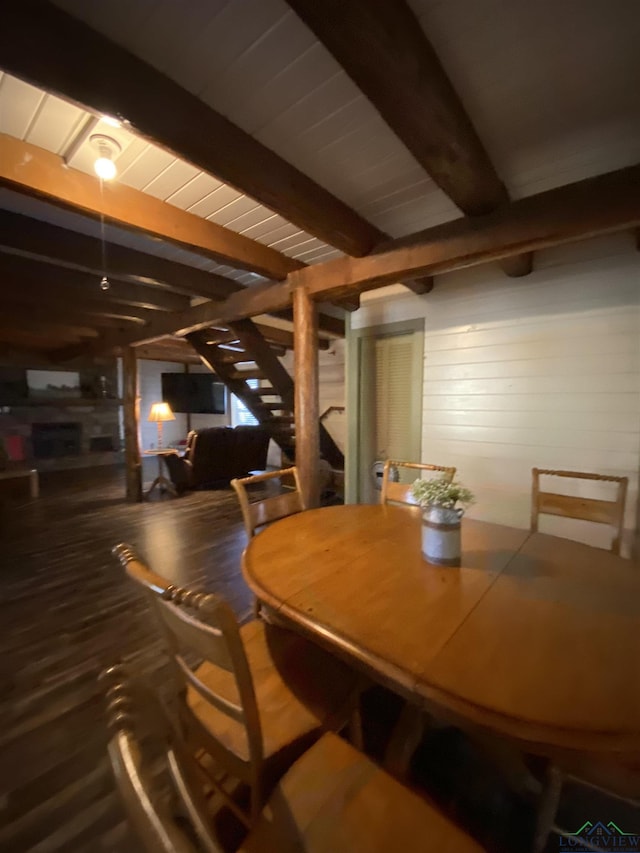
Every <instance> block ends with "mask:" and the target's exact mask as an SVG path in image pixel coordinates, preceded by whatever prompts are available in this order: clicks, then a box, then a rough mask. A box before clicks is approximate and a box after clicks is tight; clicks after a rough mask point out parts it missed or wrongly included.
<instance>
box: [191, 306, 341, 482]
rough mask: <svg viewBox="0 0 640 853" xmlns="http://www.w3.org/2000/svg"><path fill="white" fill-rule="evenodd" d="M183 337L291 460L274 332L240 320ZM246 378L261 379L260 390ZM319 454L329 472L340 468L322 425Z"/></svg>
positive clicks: (291, 432)
mask: <svg viewBox="0 0 640 853" xmlns="http://www.w3.org/2000/svg"><path fill="white" fill-rule="evenodd" d="M270 335H273V339H271V340H269V339H268V338H269V336H270ZM186 337H187V340H188V341H189V342H190V344H191V346H192V347H193V348H194V349H195V351H196V352H197V353H198V355H199V356H200V358H201V360H202V362H203V363H204V364H206V365H207V367H208V368H209V369H210V370H212V371H213V372H214V373H215V374H216V375H217V376H218V378H219V379H220V380H221V381H222V382H224V384H225V385H226V386H227V388H228V389H229V391H231V393H232V394H235V395H236V397H238V399H239V400H241V401H242V402H243V403H244V405H245V406H246V407H247V409H248V410H249V411H250V412H251V414H252V415H253V416H254V417H255V418H256V420H257V421H258V423H260V424H261V425H262V426H263V427H265V429H266V430H267V431H268V433H269V436H270V437H271V438H272V439H273V441H275V443H276V444H277V445H278V447H280V449H281V450H282V452H283V454H284V455H285V456H286V458H287V459H288V460H290V461H291V463H293V462H295V458H296V448H295V442H296V440H295V426H294V424H295V418H294V414H293V411H294V385H293V379H292V378H291V376H290V375H289V374H288V373H287V371H286V370H285V368H284V367H283V366H282V364H281V363H280V361H279V360H278V355H279V354H280V355H283V354H284V352H285V351H286V350H284V349H283V348H282V345H281V343H280V341H281V340H282V335H281V334H279V330H278V329H274V330H273V332H270V330H269V329H268V328H267V327H264V326H263V327H261V328H260V329H259V328H258V327H257V326H256V324H255V323H253V322H252V321H251V320H239V321H238V322H236V323H232V324H230V325H229V327H228V328H225V329H219V328H216V329H205V330H202V331H199V332H191V333H190V334H188V335H187V336H186ZM249 379H258V380H260V383H259V387H258V388H251V387H250V386H249V385H248V384H247V380H249ZM320 454H321V456H322V457H323V458H324V459H326V461H327V462H328V463H329V464H330V465H331V467H332V468H338V469H341V470H343V469H344V455H343V453H342V451H341V450H340V448H339V447H338V446H337V444H336V443H335V441H334V440H333V438H332V437H331V435H330V433H329V432H327V430H326V429H325V427H324V426H323V425H322V424H320Z"/></svg>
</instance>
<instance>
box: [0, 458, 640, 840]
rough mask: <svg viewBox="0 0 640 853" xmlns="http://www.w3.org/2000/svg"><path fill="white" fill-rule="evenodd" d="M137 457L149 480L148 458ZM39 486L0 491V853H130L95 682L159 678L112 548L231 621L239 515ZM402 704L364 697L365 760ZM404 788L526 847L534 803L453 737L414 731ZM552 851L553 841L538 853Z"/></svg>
mask: <svg viewBox="0 0 640 853" xmlns="http://www.w3.org/2000/svg"><path fill="white" fill-rule="evenodd" d="M147 464H148V468H147V472H146V473H147V474H148V480H149V481H150V480H151V479H152V478H153V477H154V476H155V473H156V465H155V460H153V459H151V460H147ZM41 487H42V496H41V497H40V498H39V499H37V500H31V499H29V498H28V496H27V494H26V488H25V489H24V490H23V491H22V492H20V489H19V488H14V489H12V490H6V491H3V490H0V537H1V539H0V541H1V549H0V577H1V585H0V632H1V633H2V649H3V654H2V656H1V657H0V853H5V851H6V853H26V851H32V853H36V851H37V853H49V851H73V853H85V851H86V853H96V851H110V853H113V851H115V853H139V847H138V845H137V843H136V841H135V839H134V838H133V837H132V836H131V834H130V832H129V830H128V827H127V824H126V822H125V820H124V816H123V812H122V809H121V807H120V803H119V800H118V797H117V793H116V791H115V788H114V784H113V780H112V777H111V770H110V767H109V764H108V761H107V757H106V744H107V735H106V727H105V722H104V703H103V697H102V690H101V688H100V686H99V685H98V683H97V675H98V673H99V672H100V670H101V669H102V668H103V667H105V666H107V665H109V664H112V663H113V662H115V661H116V660H119V659H125V660H127V661H130V662H131V663H132V664H133V665H134V666H135V667H136V668H137V669H141V670H143V671H144V672H145V673H146V674H147V676H148V678H149V679H150V680H151V681H152V682H153V683H155V685H156V686H157V687H159V688H160V689H161V690H162V689H166V688H167V686H168V685H169V684H170V678H169V677H168V676H169V673H168V669H167V662H166V658H165V655H164V653H163V651H162V647H161V645H160V643H159V641H158V639H157V636H156V633H155V631H154V623H153V619H152V618H151V617H150V614H149V612H148V609H147V604H146V602H145V601H144V598H143V596H142V595H141V594H140V592H139V590H138V589H137V588H135V587H134V586H133V584H131V583H130V582H129V581H128V580H127V579H126V577H125V576H124V573H123V571H122V569H121V568H120V566H119V565H118V564H117V563H116V561H115V560H114V558H113V557H112V556H111V548H112V547H113V545H115V544H116V543H118V542H122V541H125V542H128V543H129V544H131V545H133V546H134V547H135V548H136V549H137V550H138V551H139V553H140V554H141V555H142V556H143V557H144V558H145V559H146V560H147V561H148V562H149V564H150V565H151V566H152V567H153V568H154V569H155V570H156V571H158V572H159V573H160V574H162V575H165V576H166V577H167V578H170V579H171V580H173V581H174V582H176V583H179V584H181V585H189V586H192V587H197V588H201V589H205V590H208V591H212V592H217V593H219V594H221V595H223V596H224V597H225V598H226V599H227V600H228V601H229V603H230V604H231V606H232V607H233V608H234V610H235V612H236V613H237V615H238V616H239V617H240V618H241V619H245V618H248V617H249V615H250V613H251V606H252V596H251V593H250V592H249V589H248V588H247V587H246V585H245V583H244V581H243V579H242V575H241V571H240V557H241V553H242V549H243V548H244V545H245V534H244V528H243V526H242V520H241V515H240V510H239V507H238V504H237V500H236V497H235V494H234V492H233V491H232V490H231V489H222V490H212V491H201V492H192V493H188V494H186V495H184V496H183V497H181V498H178V499H171V498H167V497H165V498H164V499H161V498H160V496H158V495H156V496H155V499H154V500H153V501H147V502H144V503H141V504H127V503H126V502H125V500H124V477H123V473H122V471H120V470H118V469H113V468H103V469H94V470H93V471H76V472H66V473H64V474H62V473H61V474H57V475H48V476H43V477H42V482H41ZM9 491H12V492H14V494H9ZM400 708H401V702H400V700H399V699H398V698H397V697H394V696H393V695H392V694H390V693H388V691H386V690H384V689H383V688H377V687H376V688H372V689H371V690H369V691H368V692H367V693H366V694H365V696H364V697H363V710H364V734H365V744H366V746H367V751H368V752H369V753H370V754H371V755H373V756H374V757H376V758H380V757H381V756H382V755H383V754H384V748H385V745H386V743H387V742H388V737H389V734H390V732H391V730H392V727H393V724H394V722H395V720H396V719H397V716H398V714H399V712H400ZM411 782H412V783H413V784H414V785H415V786H417V787H418V788H421V789H422V790H423V791H425V792H427V793H428V794H429V796H431V797H432V798H434V799H435V800H436V801H437V802H438V803H439V804H440V805H441V806H442V807H443V808H445V809H446V810H447V811H448V812H449V813H450V814H453V815H455V817H456V819H457V820H458V821H460V822H461V823H462V824H463V825H465V826H466V827H467V828H468V829H469V831H471V832H472V834H474V835H475V836H476V837H477V838H478V839H479V840H480V841H481V843H483V845H485V846H486V849H487V850H489V851H492V853H520V851H524V850H527V849H529V844H530V841H531V832H532V828H533V820H534V813H535V812H534V806H535V804H534V803H533V802H530V801H522V800H520V799H519V798H517V797H514V795H513V794H512V792H511V791H509V789H508V788H507V787H506V786H505V784H504V780H503V778H502V776H501V774H500V773H499V772H497V771H496V769H495V768H494V767H492V764H491V762H490V761H487V757H486V756H485V755H483V754H482V752H478V750H477V749H476V748H475V747H474V745H473V744H472V743H470V742H469V740H468V739H467V738H466V737H465V736H464V735H463V734H462V732H460V731H459V730H457V729H453V728H451V727H442V726H435V727H434V728H433V729H432V730H430V731H429V732H428V734H427V735H426V737H425V738H424V740H423V742H422V743H421V745H420V747H419V749H418V750H417V752H416V754H415V756H414V760H413V762H412V768H411ZM566 806H568V807H569V808H568V810H567V811H566V814H565V815H564V816H565V819H566V820H567V823H568V825H569V826H573V825H575V826H576V827H579V826H581V825H582V824H583V823H584V821H585V820H587V819H590V820H592V821H595V820H599V819H604V818H606V820H610V819H613V820H616V821H617V822H618V825H619V826H622V827H624V828H625V830H626V831H637V830H638V829H639V828H640V821H639V819H638V812H637V811H635V810H633V809H629V808H628V807H626V806H624V807H623V806H621V805H620V804H619V803H616V802H615V801H612V800H611V799H610V798H604V799H602V798H597V799H596V800H592V799H591V798H590V797H588V798H585V796H584V794H579V795H577V796H576V797H575V798H573V797H572V798H570V801H569V802H567V803H566ZM563 811H565V810H564V809H563ZM605 822H606V821H605ZM557 849H558V842H557V839H551V840H550V842H549V845H548V847H547V853H552V851H555V850H557ZM336 853H340V851H336Z"/></svg>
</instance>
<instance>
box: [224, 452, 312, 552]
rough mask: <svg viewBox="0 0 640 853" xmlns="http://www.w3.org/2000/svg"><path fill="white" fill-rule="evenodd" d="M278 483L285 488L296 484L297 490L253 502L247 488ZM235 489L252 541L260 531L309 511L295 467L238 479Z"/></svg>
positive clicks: (289, 490) (236, 479)
mask: <svg viewBox="0 0 640 853" xmlns="http://www.w3.org/2000/svg"><path fill="white" fill-rule="evenodd" d="M276 479H279V480H280V481H281V482H282V483H283V486H285V488H286V485H287V481H289V482H291V481H293V488H286V491H282V492H281V493H280V494H277V495H270V496H267V497H264V498H260V499H258V500H254V501H251V500H249V494H248V492H247V486H254V485H257V484H259V483H268V482H269V481H270V480H276ZM231 485H232V486H233V488H234V489H235V492H236V494H237V495H238V500H239V501H240V509H241V510H242V518H243V520H244V528H245V530H246V531H247V538H248V539H251V537H252V536H254V535H255V533H256V530H257V529H258V528H259V527H263V526H264V525H265V524H270V523H271V522H272V521H277V520H278V519H279V518H286V516H288V515H294V514H295V513H297V512H302V511H303V510H305V509H306V507H305V505H304V499H303V497H302V490H301V488H300V479H299V477H298V469H297V468H296V467H295V465H294V466H293V467H291V468H282V469H280V470H279V471H266V472H265V473H263V474H254V475H253V476H251V477H242V478H240V479H238V478H235V479H233V480H232V481H231Z"/></svg>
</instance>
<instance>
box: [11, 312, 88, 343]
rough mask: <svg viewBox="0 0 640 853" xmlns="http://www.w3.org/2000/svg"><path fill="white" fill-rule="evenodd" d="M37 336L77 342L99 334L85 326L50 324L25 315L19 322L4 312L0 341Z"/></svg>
mask: <svg viewBox="0 0 640 853" xmlns="http://www.w3.org/2000/svg"><path fill="white" fill-rule="evenodd" d="M14 333H16V334H20V333H26V334H36V335H40V336H41V337H42V338H43V339H47V338H51V339H52V340H62V341H64V340H68V341H76V340H82V339H83V338H96V337H98V332H97V331H96V330H95V329H90V328H87V327H85V326H73V325H71V324H69V323H61V322H60V323H49V322H47V321H45V320H42V319H40V320H36V319H34V318H33V317H31V316H29V315H25V316H24V317H22V318H21V319H20V321H19V322H16V321H14V320H13V319H12V318H11V317H8V316H7V315H6V314H5V313H4V311H3V312H2V317H1V318H0V339H2V340H6V338H7V336H8V335H11V334H14Z"/></svg>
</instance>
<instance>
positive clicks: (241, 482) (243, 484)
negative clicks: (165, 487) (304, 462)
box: [231, 465, 306, 617]
mask: <svg viewBox="0 0 640 853" xmlns="http://www.w3.org/2000/svg"><path fill="white" fill-rule="evenodd" d="M276 479H278V480H280V482H281V484H282V486H283V489H286V491H282V492H281V493H280V494H277V495H270V496H267V497H263V498H260V499H259V500H254V501H250V500H249V493H248V491H247V486H253V485H256V484H260V483H268V482H269V481H271V480H276ZM289 483H292V484H293V487H292V488H291V487H289ZM231 485H232V486H233V488H234V489H235V492H236V494H237V495H238V500H239V501H240V509H241V510H242V518H243V521H244V529H245V530H246V532H247V539H251V537H252V536H254V535H255V533H256V531H257V529H258V528H259V527H264V526H265V525H266V524H271V522H272V521H278V519H280V518H286V517H287V516H288V515H295V514H296V513H297V512H303V511H304V510H305V509H306V507H305V505H304V499H303V497H302V490H301V488H300V479H299V477H298V469H297V468H296V467H295V465H294V466H293V467H291V468H282V469H280V470H279V471H267V472H265V473H264V474H254V475H253V476H251V477H242V478H241V479H238V478H235V479H233V480H232V481H231ZM253 615H254V616H256V617H258V616H261V615H262V606H261V604H260V601H259V600H258V599H257V598H255V599H254V602H253Z"/></svg>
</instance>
